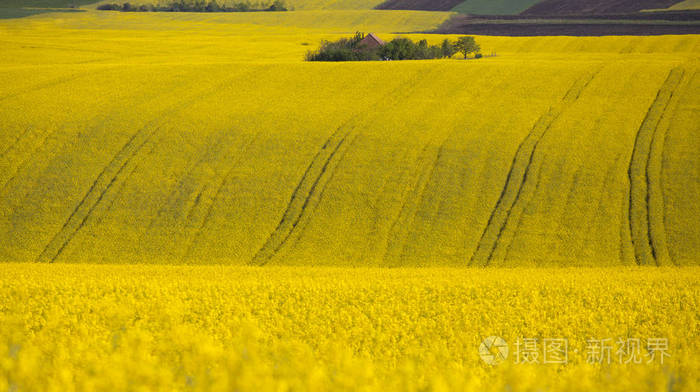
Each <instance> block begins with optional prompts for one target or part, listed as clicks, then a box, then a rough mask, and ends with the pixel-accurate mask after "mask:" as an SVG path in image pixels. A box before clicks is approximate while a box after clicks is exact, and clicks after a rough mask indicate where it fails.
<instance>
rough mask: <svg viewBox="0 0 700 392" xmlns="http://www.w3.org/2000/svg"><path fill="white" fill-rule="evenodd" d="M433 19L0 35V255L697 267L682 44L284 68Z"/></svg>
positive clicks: (551, 42) (689, 86)
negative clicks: (340, 44)
mask: <svg viewBox="0 0 700 392" xmlns="http://www.w3.org/2000/svg"><path fill="white" fill-rule="evenodd" d="M243 14H245V15H243ZM441 15H445V14H440V13H438V14H434V13H429V12H424V13H420V12H402V11H400V12H396V13H394V12H391V11H385V12H380V11H304V12H278V13H274V12H267V13H238V14H236V13H231V14H215V13H209V14H193V13H120V12H98V11H88V12H83V13H67V14H60V13H59V14H43V15H37V16H34V17H31V18H27V19H22V20H9V21H6V22H2V23H0V39H2V41H3V42H4V44H3V48H2V51H3V53H4V54H5V55H4V56H0V69H2V73H1V74H0V82H1V83H0V100H1V101H0V102H2V105H0V127H1V129H2V133H0V143H1V144H2V145H3V146H5V147H4V149H3V150H2V152H1V153H0V211H2V213H1V214H0V231H1V232H3V233H4V235H2V236H0V258H2V259H3V260H8V261H41V262H52V261H56V262H65V261H68V262H91V263H134V262H137V263H192V264H219V263H223V264H238V265H241V264H249V263H253V264H269V263H271V264H287V265H292V264H294V265H298V264H303V265H309V264H314V265H321V264H323V265H334V266H338V265H362V266H370V265H385V266H397V265H413V266H417V265H422V266H441V265H443V266H445V265H450V266H466V265H512V266H514V265H540V266H543V265H550V266H552V265H569V266H574V265H598V266H599V265H620V264H623V265H628V264H660V265H671V264H677V265H686V264H697V263H698V258H697V255H698V252H700V226H698V225H697V217H698V216H700V210H698V208H700V207H698V206H700V203H698V200H700V185H698V179H699V178H700V172H699V171H698V167H700V166H699V165H700V163H699V162H700V154H693V153H692V152H693V151H698V149H700V132H698V124H700V121H698V109H697V108H698V105H699V101H698V100H699V99H700V94H698V90H699V89H700V84H699V83H700V80H698V78H697V77H696V72H697V64H698V59H697V53H698V52H700V50H699V49H700V38H698V37H697V36H676V37H663V36H662V37H603V38H573V37H537V38H503V37H479V38H478V40H479V42H480V43H481V44H482V46H483V51H484V53H485V54H490V53H494V52H495V53H496V54H497V56H496V57H487V58H484V59H482V60H479V61H463V60H462V61H460V60H458V59H448V60H437V61H407V62H393V63H392V62H371V63H341V64H328V63H325V64H323V63H305V62H303V56H304V53H305V51H306V50H309V49H310V48H314V47H315V46H316V45H317V44H318V42H320V41H321V40H322V39H333V38H337V37H339V36H343V35H347V34H348V32H352V31H354V30H355V29H364V30H366V31H367V30H369V29H375V28H376V30H375V31H376V32H377V33H378V34H380V35H382V36H384V37H385V38H387V39H388V38H390V37H391V36H392V35H391V34H384V33H382V31H389V32H391V31H412V30H413V31H414V30H418V29H426V28H429V27H430V26H434V25H437V24H439V22H440V21H441V20H442V19H444V16H441ZM349 16H352V17H349ZM382 26H384V27H383V28H382ZM424 36H426V37H427V38H428V39H429V40H430V41H431V42H435V43H438V42H440V41H441V40H442V39H443V38H444V36H432V35H423V36H421V35H411V37H412V38H415V39H419V38H422V37H424Z"/></svg>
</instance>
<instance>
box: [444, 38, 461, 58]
mask: <svg viewBox="0 0 700 392" xmlns="http://www.w3.org/2000/svg"><path fill="white" fill-rule="evenodd" d="M440 50H441V51H442V57H447V58H450V57H452V56H454V55H455V53H456V52H457V50H456V48H455V45H454V44H453V43H452V42H451V41H450V40H449V39H447V38H445V40H444V41H442V46H441V47H440Z"/></svg>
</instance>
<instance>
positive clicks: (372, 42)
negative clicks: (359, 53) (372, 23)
mask: <svg viewBox="0 0 700 392" xmlns="http://www.w3.org/2000/svg"><path fill="white" fill-rule="evenodd" d="M359 45H364V46H366V47H368V48H376V47H379V46H384V41H382V40H381V39H380V38H379V37H377V36H376V35H374V33H369V34H367V35H366V36H365V38H364V39H362V41H360V42H359Z"/></svg>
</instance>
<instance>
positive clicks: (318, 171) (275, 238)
mask: <svg viewBox="0 0 700 392" xmlns="http://www.w3.org/2000/svg"><path fill="white" fill-rule="evenodd" d="M354 130H355V128H354V127H353V126H350V125H349V124H348V123H346V124H344V125H341V126H340V127H339V128H338V129H337V130H336V131H335V132H333V134H332V135H331V136H330V137H329V138H328V139H326V141H325V143H324V144H323V146H322V147H321V149H320V150H319V151H317V152H316V155H315V156H314V158H313V159H312V160H311V164H309V166H307V167H306V170H305V171H304V174H303V175H302V177H301V181H299V183H297V186H296V188H295V189H294V192H292V197H291V199H290V200H289V203H287V206H286V208H285V212H284V215H283V216H282V220H280V222H279V224H277V227H276V228H275V230H274V231H273V232H272V234H271V235H270V236H269V237H268V239H267V241H266V242H265V244H264V245H263V246H262V248H260V250H258V252H257V253H256V254H255V256H253V259H252V261H251V263H252V264H257V265H264V264H266V263H267V262H268V261H269V260H270V259H271V258H272V257H273V256H274V255H275V254H276V253H277V252H279V250H280V249H282V247H283V246H284V245H285V243H286V242H287V241H288V240H289V237H290V236H291V235H292V233H293V232H294V230H295V229H296V227H297V225H298V224H299V222H300V221H301V219H302V218H303V216H304V214H305V213H306V208H307V207H308V205H309V203H310V201H311V199H312V198H313V197H314V196H315V195H316V191H317V187H318V186H319V184H320V183H321V181H322V180H324V179H326V177H328V176H327V174H328V172H329V167H331V165H332V168H331V170H332V169H334V168H335V167H336V166H337V164H338V162H334V158H335V157H336V156H342V153H341V154H338V152H339V151H341V148H342V147H343V145H344V144H345V142H346V140H347V139H348V136H349V135H350V133H352V132H353V131H354ZM325 183H327V181H324V184H325ZM322 186H323V187H325V185H322Z"/></svg>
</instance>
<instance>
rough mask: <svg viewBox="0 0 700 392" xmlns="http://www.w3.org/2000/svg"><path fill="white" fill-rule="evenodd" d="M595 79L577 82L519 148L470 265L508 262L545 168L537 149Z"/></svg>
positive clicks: (591, 75) (544, 116)
mask: <svg viewBox="0 0 700 392" xmlns="http://www.w3.org/2000/svg"><path fill="white" fill-rule="evenodd" d="M595 75H596V73H591V74H588V75H585V76H584V77H581V78H579V79H578V80H576V82H574V85H573V86H572V87H571V88H570V89H569V90H568V91H567V93H566V94H565V96H564V98H563V99H562V100H561V102H560V103H559V104H558V105H556V106H553V107H550V109H549V110H548V111H547V113H545V114H544V115H543V116H542V117H540V118H539V120H538V121H537V122H536V123H535V125H534V127H533V128H532V130H531V131H530V133H529V134H528V135H527V137H526V138H525V139H524V140H523V142H522V143H521V144H520V146H519V147H518V150H517V152H516V154H515V158H514V159H513V163H512V164H511V168H510V171H509V172H508V177H507V179H506V184H505V186H504V187H503V191H502V192H501V195H500V197H499V199H498V202H497V203H496V206H495V207H494V209H493V211H492V213H491V216H490V217H489V220H488V223H487V225H486V228H485V229H484V232H483V234H482V236H481V239H480V240H479V244H478V246H477V248H476V251H475V252H474V254H473V255H472V258H471V261H470V263H469V264H470V265H479V266H485V265H489V264H491V263H492V261H493V258H494V256H499V257H500V258H501V259H504V258H505V253H506V249H507V248H508V244H509V243H510V241H511V240H512V238H513V234H514V232H513V230H514V229H515V227H517V221H518V219H519V216H520V214H521V213H522V211H523V209H524V208H525V206H526V205H527V203H528V201H529V198H530V197H531V195H532V194H533V193H534V191H535V188H536V187H535V185H536V183H537V177H538V173H539V168H540V166H541V165H542V160H541V159H538V158H539V157H537V156H536V150H537V146H538V145H539V143H540V141H541V140H542V138H543V137H544V136H545V134H546V133H547V131H548V130H549V129H550V128H551V126H552V124H553V123H554V122H555V121H556V120H557V119H558V118H559V116H560V115H561V114H562V113H563V111H564V110H566V107H567V106H569V105H571V104H573V103H574V102H576V100H578V98H579V97H580V96H581V93H582V92H583V90H584V89H585V88H586V86H588V84H589V83H590V82H591V81H592V80H593V78H594V77H595ZM511 219H513V220H512V221H511ZM509 222H510V223H509Z"/></svg>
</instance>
